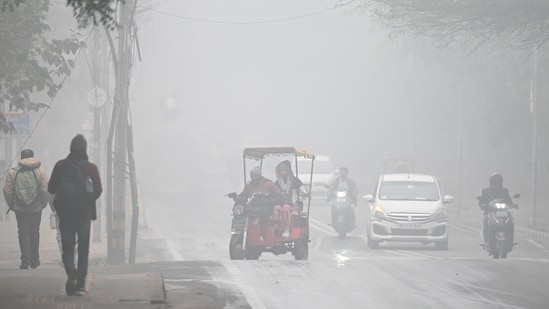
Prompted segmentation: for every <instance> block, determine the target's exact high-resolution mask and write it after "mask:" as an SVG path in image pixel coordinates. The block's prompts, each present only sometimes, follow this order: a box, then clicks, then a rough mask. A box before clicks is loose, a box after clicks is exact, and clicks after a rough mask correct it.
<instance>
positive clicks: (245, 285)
mask: <svg viewBox="0 0 549 309" xmlns="http://www.w3.org/2000/svg"><path fill="white" fill-rule="evenodd" d="M221 263H222V264H223V266H225V269H227V271H228V272H229V274H231V276H232V277H233V280H234V282H235V283H236V286H237V287H238V289H239V290H240V291H241V292H242V294H243V295H244V297H245V298H246V301H247V302H248V304H249V305H250V307H252V308H254V309H256V308H258V309H266V308H267V307H265V304H263V302H262V301H261V300H260V299H259V296H258V295H257V293H256V292H255V289H254V287H253V286H252V285H251V284H250V283H249V282H248V280H246V278H244V276H243V275H242V273H241V272H240V269H238V266H236V264H235V263H233V262H231V261H226V260H223V261H221Z"/></svg>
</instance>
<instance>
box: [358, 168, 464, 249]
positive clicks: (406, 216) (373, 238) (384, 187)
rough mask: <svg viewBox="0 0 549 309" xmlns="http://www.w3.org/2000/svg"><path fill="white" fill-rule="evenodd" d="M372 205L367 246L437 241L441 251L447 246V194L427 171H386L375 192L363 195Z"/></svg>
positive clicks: (448, 197)
mask: <svg viewBox="0 0 549 309" xmlns="http://www.w3.org/2000/svg"><path fill="white" fill-rule="evenodd" d="M363 199H365V200H366V201H368V204H369V205H370V216H369V218H368V234H367V237H368V246H369V247H370V248H372V249H376V248H378V247H379V243H380V242H384V241H399V242H421V243H423V244H427V243H434V244H435V248H436V249H439V250H447V249H448V217H447V215H446V210H445V204H447V203H450V202H453V200H454V198H453V197H452V196H449V195H445V196H444V197H443V196H442V194H441V190H440V187H439V185H438V182H437V180H436V178H435V177H434V176H431V175H425V174H383V175H381V176H380V177H379V181H378V184H377V186H376V189H375V192H374V195H372V194H368V195H365V196H364V197H363Z"/></svg>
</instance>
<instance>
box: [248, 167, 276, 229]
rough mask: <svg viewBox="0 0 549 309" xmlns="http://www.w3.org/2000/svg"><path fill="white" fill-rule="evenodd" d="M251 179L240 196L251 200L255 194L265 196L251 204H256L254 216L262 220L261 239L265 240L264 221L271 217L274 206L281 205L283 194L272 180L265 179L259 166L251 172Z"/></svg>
mask: <svg viewBox="0 0 549 309" xmlns="http://www.w3.org/2000/svg"><path fill="white" fill-rule="evenodd" d="M250 179H251V180H250V182H248V183H247V184H246V185H245V186H244V190H242V193H240V194H239V196H240V197H243V198H250V197H252V195H253V194H254V193H259V194H262V195H264V196H262V198H261V199H254V200H252V201H251V203H252V204H254V205H253V206H254V207H253V210H252V212H253V214H255V215H257V216H258V217H259V219H260V226H261V227H260V230H261V238H262V239H265V238H266V231H265V226H266V224H263V223H264V222H263V221H264V220H265V219H268V218H269V217H271V215H272V214H273V208H274V206H275V205H276V204H279V203H280V199H281V195H282V193H281V192H280V189H278V187H277V186H276V185H275V184H274V183H273V182H272V181H271V180H269V179H267V178H265V177H263V175H262V174H261V168H260V167H259V166H256V167H254V168H252V170H251V171H250Z"/></svg>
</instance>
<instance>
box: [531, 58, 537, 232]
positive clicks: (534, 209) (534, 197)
mask: <svg viewBox="0 0 549 309" xmlns="http://www.w3.org/2000/svg"><path fill="white" fill-rule="evenodd" d="M533 59H534V69H533V74H532V75H533V76H532V81H531V84H530V113H531V115H532V158H531V159H530V168H531V180H530V186H531V195H532V214H531V217H530V227H531V228H533V229H536V228H537V227H538V223H537V218H536V217H537V182H538V181H537V180H538V119H537V118H538V113H537V106H536V105H537V102H536V101H537V99H538V78H539V76H538V66H539V58H538V49H537V48H536V49H535V50H534V57H533Z"/></svg>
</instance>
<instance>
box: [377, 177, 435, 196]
mask: <svg viewBox="0 0 549 309" xmlns="http://www.w3.org/2000/svg"><path fill="white" fill-rule="evenodd" d="M379 199H380V200H411V201H438V200H439V199H440V197H439V193H438V190H437V185H436V183H434V182H411V181H385V182H383V183H382V184H381V187H380V189H379Z"/></svg>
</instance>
